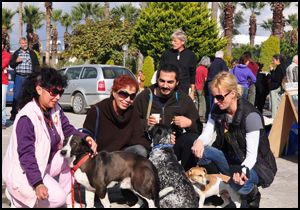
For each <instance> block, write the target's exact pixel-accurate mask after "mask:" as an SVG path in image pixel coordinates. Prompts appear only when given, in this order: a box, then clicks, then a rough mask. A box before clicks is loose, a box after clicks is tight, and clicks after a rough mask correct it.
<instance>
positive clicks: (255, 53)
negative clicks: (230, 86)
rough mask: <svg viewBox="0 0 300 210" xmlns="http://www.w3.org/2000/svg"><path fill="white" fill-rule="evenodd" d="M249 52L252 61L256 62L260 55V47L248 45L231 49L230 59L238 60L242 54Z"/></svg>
mask: <svg viewBox="0 0 300 210" xmlns="http://www.w3.org/2000/svg"><path fill="white" fill-rule="evenodd" d="M246 51H249V52H251V55H252V60H254V61H255V62H258V59H259V54H260V46H259V45H255V47H252V46H250V44H242V45H240V46H239V47H235V48H232V57H233V58H235V59H239V58H240V57H241V56H242V55H243V53H244V52H246Z"/></svg>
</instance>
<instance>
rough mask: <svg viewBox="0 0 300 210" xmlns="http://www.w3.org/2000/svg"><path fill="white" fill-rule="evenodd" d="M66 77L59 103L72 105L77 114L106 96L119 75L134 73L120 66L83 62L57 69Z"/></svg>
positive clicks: (85, 110) (131, 74) (64, 105)
mask: <svg viewBox="0 0 300 210" xmlns="http://www.w3.org/2000/svg"><path fill="white" fill-rule="evenodd" d="M58 71H59V72H60V73H61V74H62V75H66V76H67V78H68V86H67V87H66V89H65V92H64V93H63V95H62V96H61V98H60V100H59V103H60V104H61V105H62V106H63V107H66V106H68V107H70V106H71V107H72V108H73V111H74V112H75V113H77V114H84V113H86V112H87V109H88V108H90V106H91V105H93V104H95V103H98V102H99V101H101V100H103V99H105V98H108V97H109V96H110V94H111V88H112V85H113V81H114V79H115V78H116V77H118V76H120V75H124V74H127V75H130V76H132V77H133V78H135V79H136V77H135V75H134V74H133V73H132V72H131V71H130V70H128V69H126V68H124V67H122V66H115V65H102V64H84V65H77V66H70V67H64V68H62V69H60V70H58Z"/></svg>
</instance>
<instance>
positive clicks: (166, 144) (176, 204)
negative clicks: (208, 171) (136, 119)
mask: <svg viewBox="0 0 300 210" xmlns="http://www.w3.org/2000/svg"><path fill="white" fill-rule="evenodd" d="M148 133H149V136H150V138H151V139H152V146H153V148H152V151H151V153H150V157H149V159H150V160H151V161H152V163H153V164H154V166H155V167H156V169H157V171H158V177H159V181H160V189H165V188H167V187H172V188H173V189H174V190H173V191H171V192H170V193H168V194H167V195H165V196H164V197H161V198H160V201H159V205H160V207H161V208H198V197H197V194H196V192H195V190H194V187H193V185H192V183H191V182H190V180H189V179H188V178H187V176H186V174H185V171H184V169H183V167H182V166H181V165H180V164H179V163H178V161H177V158H176V155H175V154H174V151H173V148H172V145H171V144H170V143H171V133H172V130H171V128H169V127H168V126H166V125H163V124H156V125H154V126H153V127H151V128H150V129H149V131H148Z"/></svg>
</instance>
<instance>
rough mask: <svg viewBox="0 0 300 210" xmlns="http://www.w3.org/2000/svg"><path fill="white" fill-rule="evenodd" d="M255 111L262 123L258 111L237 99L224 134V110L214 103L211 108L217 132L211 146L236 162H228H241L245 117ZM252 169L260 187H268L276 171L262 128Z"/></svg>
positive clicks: (243, 153)
mask: <svg viewBox="0 0 300 210" xmlns="http://www.w3.org/2000/svg"><path fill="white" fill-rule="evenodd" d="M252 112H256V113H258V114H259V115H260V117H261V120H262V124H263V125H264V120H263V117H262V115H261V114H260V112H259V111H258V110H257V109H256V108H255V107H254V106H253V105H252V104H250V103H249V102H248V101H247V100H245V99H243V98H241V99H239V100H238V107H237V111H236V113H235V116H234V118H233V120H232V123H230V124H229V129H228V132H227V133H226V134H224V124H225V119H226V111H225V110H221V109H219V107H218V106H217V105H215V106H214V107H213V109H212V113H211V116H212V119H213V120H214V121H215V129H216V132H217V137H216V141H215V142H214V144H213V146H214V147H216V148H218V149H220V150H222V151H223V153H224V154H225V155H227V157H228V159H231V160H232V159H235V160H236V162H230V161H229V164H233V165H234V164H241V163H242V162H243V161H244V160H245V158H246V152H247V148H246V130H245V128H246V125H245V120H246V117H247V116H248V115H249V114H250V113H252ZM254 169H255V171H256V172H257V174H258V176H259V178H260V184H261V186H262V187H268V186H269V185H270V184H271V183H272V182H273V180H274V177H275V174H276V172H277V166H276V162H275V158H274V155H273V153H272V152H271V149H270V144H269V140H268V137H267V134H266V132H265V130H264V129H261V130H260V141H259V146H258V154H257V160H256V163H255V165H254Z"/></svg>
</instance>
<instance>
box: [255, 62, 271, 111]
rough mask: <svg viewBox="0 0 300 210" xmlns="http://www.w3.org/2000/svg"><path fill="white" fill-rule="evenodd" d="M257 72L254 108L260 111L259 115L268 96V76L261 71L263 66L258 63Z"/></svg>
mask: <svg viewBox="0 0 300 210" xmlns="http://www.w3.org/2000/svg"><path fill="white" fill-rule="evenodd" d="M258 66H259V70H258V73H257V76H256V83H255V86H256V88H255V89H256V94H255V107H256V108H257V109H258V111H260V113H263V108H264V106H265V103H266V98H267V96H268V94H269V93H270V91H269V87H268V76H269V75H267V74H266V73H265V72H263V71H262V68H263V64H262V63H258Z"/></svg>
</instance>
